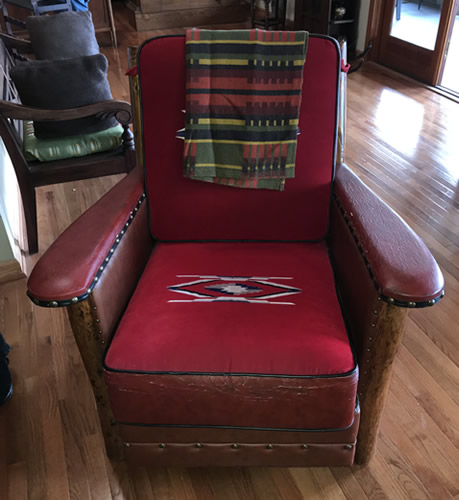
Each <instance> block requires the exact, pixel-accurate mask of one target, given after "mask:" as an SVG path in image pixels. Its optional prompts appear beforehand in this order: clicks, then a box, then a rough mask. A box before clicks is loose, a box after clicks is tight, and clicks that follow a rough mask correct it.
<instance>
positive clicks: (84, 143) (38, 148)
mask: <svg viewBox="0 0 459 500" xmlns="http://www.w3.org/2000/svg"><path fill="white" fill-rule="evenodd" d="M122 134H123V127H122V126H121V125H118V126H116V127H113V128H109V129H106V130H102V131H100V132H94V133H91V134H81V135H72V136H69V137H62V138H58V139H37V137H35V134H34V129H33V123H32V122H27V123H25V124H24V153H25V157H26V160H27V161H34V160H38V161H42V162H47V161H54V160H64V159H66V158H75V157H78V156H86V155H90V154H93V153H101V152H103V151H109V150H110V149H114V148H116V147H118V146H120V145H121V142H122V141H121V135H122Z"/></svg>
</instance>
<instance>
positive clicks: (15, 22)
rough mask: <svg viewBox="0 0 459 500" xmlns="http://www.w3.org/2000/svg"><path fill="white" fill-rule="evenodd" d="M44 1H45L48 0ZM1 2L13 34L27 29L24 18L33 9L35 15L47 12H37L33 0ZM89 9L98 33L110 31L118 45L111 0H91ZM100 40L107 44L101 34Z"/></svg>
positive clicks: (8, 28)
mask: <svg viewBox="0 0 459 500" xmlns="http://www.w3.org/2000/svg"><path fill="white" fill-rule="evenodd" d="M42 1H43V2H45V1H46V0H42ZM68 1H69V0H68ZM0 2H1V6H2V8H1V9H0V10H1V13H2V17H3V20H4V24H5V28H6V29H7V32H8V33H9V34H12V33H13V31H19V32H21V33H22V32H24V31H25V22H24V19H25V18H26V17H27V16H29V15H31V13H30V11H31V10H32V11H33V12H34V15H40V14H41V13H44V12H46V11H45V10H42V11H40V12H38V13H35V11H34V10H33V8H31V6H32V4H31V0H12V1H11V2H10V1H9V0H0ZM7 2H8V7H7ZM59 5H60V4H59ZM69 5H70V2H69ZM48 10H50V9H48ZM62 10H72V8H71V6H70V8H69V9H67V7H65V9H64V8H62ZM89 10H90V11H91V14H92V20H93V22H94V28H95V30H96V35H99V34H104V33H109V34H110V40H111V43H112V45H113V47H116V46H117V45H118V40H117V37H116V26H115V19H114V17H113V9H112V3H111V0H91V1H90V2H89ZM98 40H99V43H100V44H101V45H105V44H106V43H105V40H104V39H102V38H101V37H100V36H98Z"/></svg>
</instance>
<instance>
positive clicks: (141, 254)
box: [93, 203, 152, 340]
mask: <svg viewBox="0 0 459 500" xmlns="http://www.w3.org/2000/svg"><path fill="white" fill-rule="evenodd" d="M151 248H152V240H151V236H150V232H149V230H148V209H147V204H146V203H142V205H141V206H140V208H139V210H138V213H137V215H136V217H135V218H134V220H133V221H132V223H131V224H130V226H129V228H128V230H127V232H126V234H125V235H124V236H123V238H122V239H121V242H120V244H119V245H118V247H117V248H116V251H115V253H114V254H113V256H112V258H111V259H110V261H109V263H108V264H107V266H106V268H105V271H104V272H103V273H102V276H101V277H100V279H99V282H98V283H97V286H96V287H95V288H94V291H93V298H94V303H95V305H96V307H97V311H96V314H97V318H98V320H99V330H100V331H101V332H102V333H101V334H100V335H101V336H102V338H104V339H105V340H108V339H109V338H111V336H112V334H113V333H114V331H115V328H116V326H117V324H118V321H119V319H120V317H121V315H122V314H123V313H124V311H125V309H126V306H127V303H128V301H129V299H130V297H131V295H132V292H133V291H134V289H135V287H136V285H137V282H138V280H139V277H140V275H141V274H142V271H143V269H144V267H145V264H146V262H147V260H148V257H149V256H150V253H151Z"/></svg>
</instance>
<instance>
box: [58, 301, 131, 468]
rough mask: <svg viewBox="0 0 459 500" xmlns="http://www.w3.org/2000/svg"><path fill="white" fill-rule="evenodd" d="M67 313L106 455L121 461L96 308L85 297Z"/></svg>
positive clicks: (121, 456) (122, 452)
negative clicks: (84, 370)
mask: <svg viewBox="0 0 459 500" xmlns="http://www.w3.org/2000/svg"><path fill="white" fill-rule="evenodd" d="M67 312H68V316H69V320H70V324H71V326H72V331H73V335H74V337H75V341H76V343H77V345H78V349H79V350H80V354H81V357H82V359H83V363H84V365H85V367H86V372H87V374H88V376H89V380H90V382H91V385H92V390H93V393H94V398H95V400H96V405H97V411H98V413H99V420H100V426H101V428H102V433H103V436H104V441H105V447H106V450H107V455H108V456H109V458H111V459H113V460H124V459H125V453H124V445H123V441H122V439H121V437H120V435H119V432H118V424H117V423H116V421H115V419H114V417H113V413H112V410H111V408H110V403H109V400H108V392H107V386H106V385H105V381H104V378H103V371H102V357H103V355H104V350H105V341H104V340H103V339H102V338H101V337H100V335H99V333H98V332H99V326H98V321H97V306H96V305H95V301H94V298H93V296H92V295H91V296H89V298H88V299H86V300H85V301H83V302H79V303H78V304H72V305H70V306H68V307H67Z"/></svg>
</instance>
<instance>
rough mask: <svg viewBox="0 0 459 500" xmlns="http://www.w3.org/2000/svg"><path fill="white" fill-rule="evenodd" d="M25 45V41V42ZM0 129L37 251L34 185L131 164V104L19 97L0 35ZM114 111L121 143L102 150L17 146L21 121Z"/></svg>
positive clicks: (98, 173)
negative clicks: (41, 157)
mask: <svg viewBox="0 0 459 500" xmlns="http://www.w3.org/2000/svg"><path fill="white" fill-rule="evenodd" d="M25 46H27V44H25ZM0 53H1V57H0V64H1V66H2V78H1V79H0V97H1V100H0V134H1V137H2V139H3V142H4V144H5V147H6V149H7V151H8V154H9V156H10V158H11V161H12V163H13V166H14V170H15V173H16V177H17V181H18V184H19V189H20V192H21V197H22V202H23V207H24V216H25V222H26V229H27V240H28V247H29V253H31V254H33V253H36V252H37V251H38V231H37V207H36V196H35V188H37V187H39V186H46V185H49V184H58V183H62V182H70V181H76V180H81V179H89V178H93V177H101V176H104V175H113V174H120V173H125V172H129V171H130V170H132V169H133V168H134V167H135V165H136V160H135V146H134V139H133V135H132V132H131V131H130V129H129V125H130V123H131V122H132V114H131V105H130V104H129V103H127V102H125V101H117V100H111V101H104V102H101V103H97V104H92V105H89V106H83V107H80V108H76V109H67V110H44V109H34V108H30V107H26V106H23V105H21V104H20V103H19V100H18V96H17V92H16V89H15V87H14V85H13V83H12V82H11V80H10V79H9V77H8V75H9V70H10V68H11V66H12V65H13V64H14V60H13V57H12V56H11V54H10V53H9V51H8V50H7V48H6V46H5V44H4V43H3V41H1V40H0ZM93 115H96V116H101V117H102V116H103V117H109V116H114V117H115V118H116V119H117V120H118V121H119V122H120V123H121V125H122V126H123V128H124V132H123V135H122V145H121V146H119V147H118V148H116V149H112V150H110V151H107V152H102V153H95V154H91V155H87V156H81V157H74V158H69V159H65V160H57V161H50V162H39V161H30V160H28V159H27V158H26V155H25V154H24V148H23V138H24V123H25V122H26V121H34V120H38V121H61V120H72V119H78V118H84V117H87V116H93Z"/></svg>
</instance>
